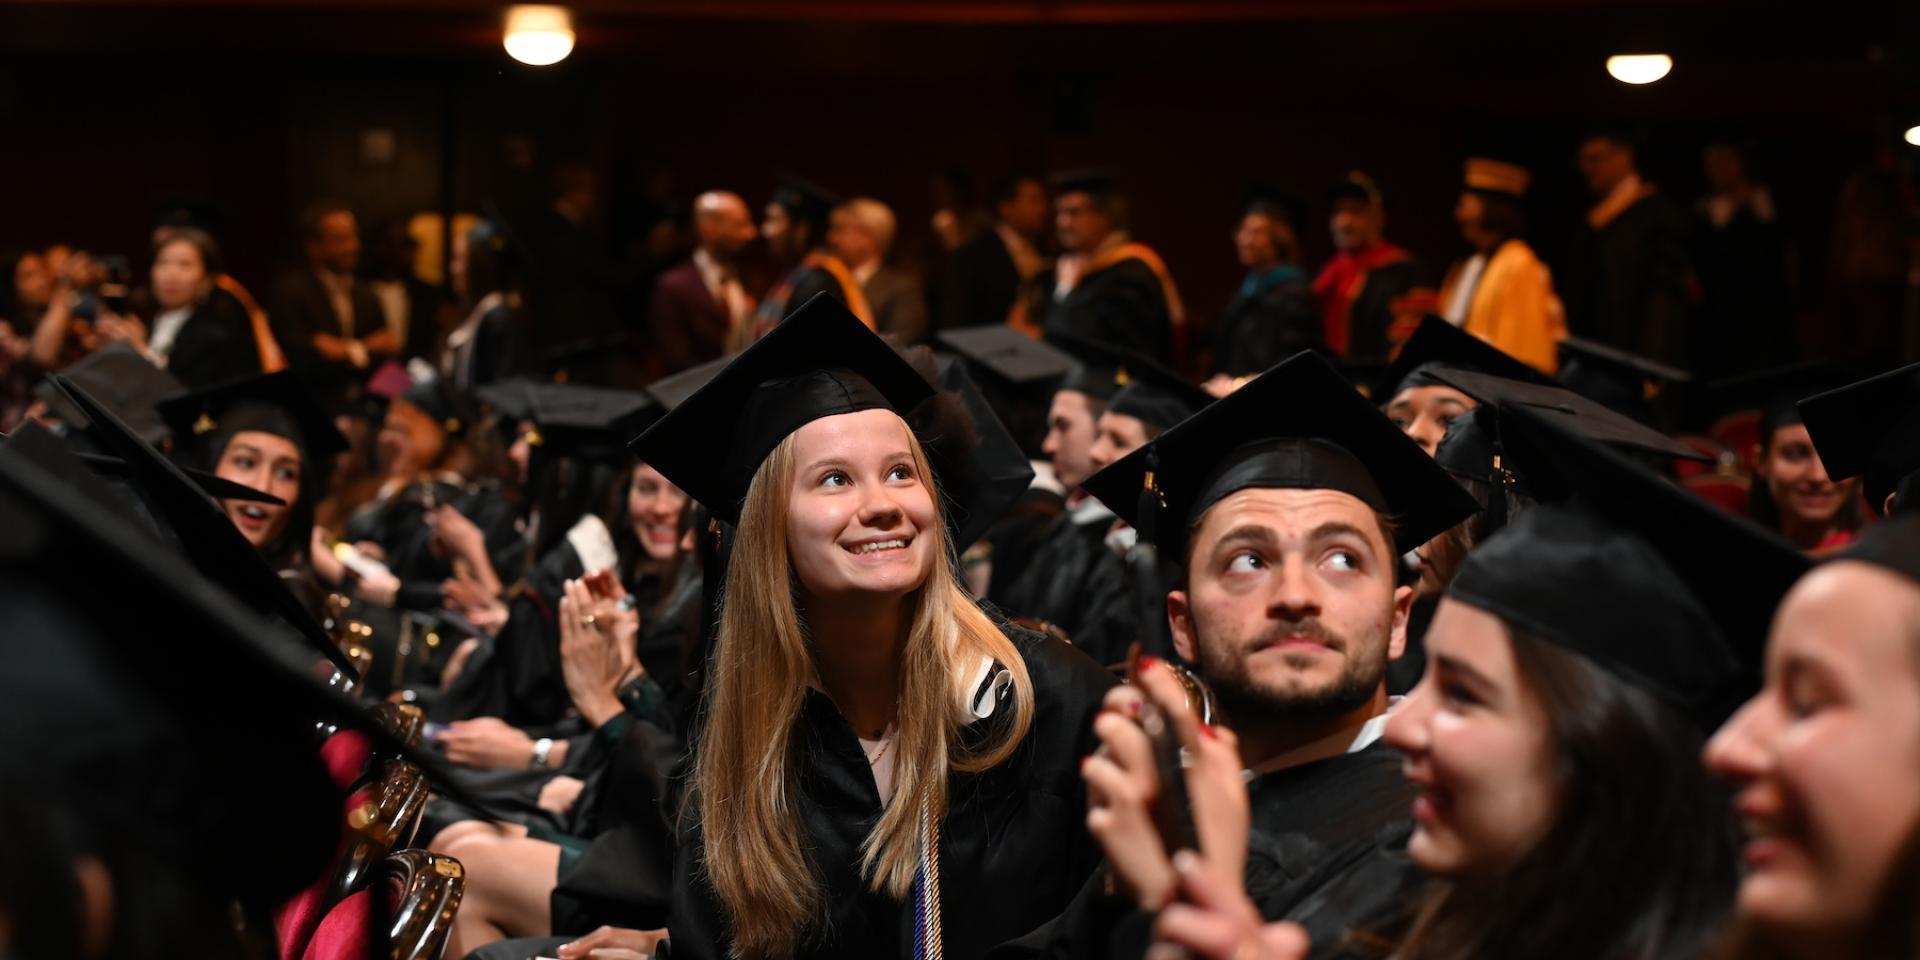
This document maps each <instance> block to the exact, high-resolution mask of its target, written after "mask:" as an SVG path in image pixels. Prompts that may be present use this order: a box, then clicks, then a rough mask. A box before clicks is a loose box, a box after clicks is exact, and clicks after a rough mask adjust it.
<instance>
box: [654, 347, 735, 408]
mask: <svg viewBox="0 0 1920 960" xmlns="http://www.w3.org/2000/svg"><path fill="white" fill-rule="evenodd" d="M737 356H739V354H737V353H729V354H727V355H726V356H724V357H718V358H716V359H713V360H708V361H707V362H705V363H702V364H699V365H697V366H692V367H688V368H687V369H685V370H682V371H680V372H679V373H676V374H673V375H672V376H666V377H661V378H660V379H658V380H655V381H654V382H652V383H649V384H647V385H646V387H645V388H644V389H645V390H646V391H647V395H648V396H650V397H652V398H653V399H654V400H656V401H658V402H659V404H660V405H661V406H662V407H665V408H667V409H668V410H672V409H673V408H675V407H677V406H679V405H681V404H682V403H685V402H686V400H687V398H688V397H691V396H693V395H694V393H695V392H696V391H698V390H699V389H700V388H701V387H704V386H706V385H707V384H708V383H709V382H711V381H712V380H713V378H714V377H716V376H718V375H719V374H720V371H722V370H725V369H726V368H727V364H730V363H732V362H733V358H734V357H737Z"/></svg>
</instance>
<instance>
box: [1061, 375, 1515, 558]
mask: <svg viewBox="0 0 1920 960" xmlns="http://www.w3.org/2000/svg"><path fill="white" fill-rule="evenodd" d="M1156 461H1157V464H1158V466H1157V467H1151V466H1150V463H1153V462H1156ZM1150 473H1151V474H1152V476H1151V478H1149V474H1150ZM1149 479H1151V482H1152V483H1153V485H1154V486H1155V487H1157V488H1158V489H1159V491H1160V493H1161V497H1162V499H1161V501H1160V502H1161V504H1162V506H1160V507H1159V510H1158V516H1157V517H1153V518H1143V517H1142V516H1141V515H1140V514H1141V509H1140V493H1141V490H1142V489H1143V488H1144V487H1145V485H1146V484H1147V483H1148V481H1149ZM1084 486H1085V488H1086V490H1087V491H1088V492H1089V493H1092V494H1093V495H1094V496H1096V497H1098V498H1100V501H1101V502H1102V503H1105V504H1106V505H1107V506H1108V507H1111V508H1112V509H1113V511H1114V512H1115V513H1116V514H1118V515H1119V516H1120V518H1121V519H1123V520H1125V521H1127V522H1128V523H1130V524H1132V525H1134V526H1135V527H1138V528H1140V529H1141V530H1142V532H1143V533H1145V532H1148V531H1149V530H1151V532H1152V534H1153V541H1154V543H1155V544H1156V545H1157V546H1159V547H1160V548H1161V549H1163V550H1167V551H1170V552H1172V553H1174V554H1176V555H1181V554H1183V553H1184V548H1185V545H1186V539H1187V534H1188V531H1189V530H1190V528H1191V527H1192V526H1193V525H1194V524H1195V523H1196V522H1197V521H1198V520H1199V518H1200V516H1201V515H1202V514H1204V513H1205V512H1206V510H1207V508H1208V507H1211V506H1212V505H1213V504H1214V503H1216V502H1218V501H1219V500H1221V499H1222V498H1224V497H1226V496H1227V495H1229V494H1231V493H1234V492H1236V491H1239V490H1244V489H1248V488H1256V487H1266V488H1281V489H1326V490H1339V491H1342V492H1345V493H1348V494H1351V495H1353V496H1354V497H1356V498H1358V499H1359V500H1360V501H1361V502H1363V503H1365V504H1367V505H1368V506H1370V507H1372V508H1373V509H1374V510H1375V511H1377V512H1378V513H1380V514H1381V515H1382V516H1383V517H1386V518H1388V519H1389V520H1391V521H1392V522H1393V524H1394V527H1395V542H1396V543H1397V545H1398V550H1399V551H1400V552H1403V553H1404V552H1405V551H1408V550H1411V549H1413V548H1414V547H1417V546H1419V545H1421V544H1423V543H1426V542H1427V541H1428V540H1431V539H1433V537H1434V536H1435V535H1437V534H1439V533H1440V532H1441V531H1443V530H1445V529H1447V528H1448V527H1451V526H1453V525H1454V524H1456V523H1459V522H1460V521H1462V520H1465V519H1466V518H1467V517H1469V516H1471V515H1472V514H1473V512H1474V511H1475V509H1476V508H1477V505H1476V504H1475V503H1474V501H1473V498H1472V497H1470V496H1468V495H1467V493H1466V492H1465V491H1464V490H1461V489H1460V485H1459V484H1458V483H1455V482H1454V480H1453V478H1451V477H1449V476H1447V474H1446V472H1445V471H1443V470H1441V469H1440V468H1439V467H1438V466H1436V465H1435V464H1434V462H1433V460H1432V458H1430V457H1428V456H1427V455H1426V453H1425V452H1424V451H1422V450H1421V449H1420V447H1419V445H1418V444H1415V443H1414V442H1413V441H1412V440H1409V439H1407V437H1406V436H1405V435H1404V434H1402V433H1401V432H1400V431H1399V429H1398V428H1396V427H1395V426H1394V425H1393V422H1392V421H1390V420H1388V419H1387V418H1386V416H1385V415H1384V414H1382V413H1381V412H1380V411H1379V410H1377V409H1375V408H1374V406H1373V405H1372V404H1371V403H1368V402H1367V400H1366V398H1365V397H1362V396H1360V394H1359V393H1357V392H1355V391H1354V389H1353V387H1352V385H1351V384H1349V383H1348V382H1347V381H1346V380H1345V379H1344V378H1342V377H1341V376H1340V374H1339V373H1337V372H1335V371H1334V369H1333V368H1332V367H1330V366H1328V365H1327V362H1326V361H1325V360H1322V359H1320V358H1319V357H1318V356H1316V355H1314V354H1312V353H1299V354H1296V355H1294V356H1293V357H1292V358H1290V359H1288V360H1285V361H1283V362H1281V363H1280V364H1278V365H1276V366H1275V367H1273V368H1272V369H1270V370H1268V371H1267V372H1266V373H1263V374H1261V375H1260V376H1258V377H1256V378H1254V379H1253V380H1251V381H1249V382H1248V383H1247V384H1246V385H1245V386H1243V387H1241V388H1240V389H1238V390H1236V391H1234V392H1233V393H1230V394H1228V395H1227V396H1226V397H1224V398H1222V399H1220V400H1217V401H1215V402H1214V403H1212V404H1211V405H1209V406H1208V407H1206V408H1205V409H1203V410H1201V411H1200V412H1199V413H1196V414H1194V415H1193V416H1192V417H1190V418H1188V419H1187V420H1186V421H1185V422H1183V423H1180V424H1178V425H1176V426H1174V427H1173V428H1172V429H1170V430H1168V431H1167V432H1166V433H1164V434H1161V435H1160V436H1159V437H1158V438H1157V439H1155V440H1153V441H1151V442H1149V443H1148V444H1147V445H1146V446H1145V447H1142V448H1141V449H1139V450H1135V451H1134V452H1132V453H1130V454H1128V455H1127V456H1125V457H1123V458H1121V459H1120V460H1118V461H1116V462H1115V463H1113V464H1111V465H1110V466H1108V467H1107V468H1106V469H1104V470H1101V471H1100V472H1099V473H1096V474H1094V475H1093V476H1092V477H1090V478H1088V480H1087V482H1086V484H1085V485H1084ZM1143 519H1150V520H1151V521H1152V525H1151V528H1150V527H1149V526H1148V525H1146V524H1143V523H1142V520H1143Z"/></svg>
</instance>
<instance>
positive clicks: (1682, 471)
mask: <svg viewBox="0 0 1920 960" xmlns="http://www.w3.org/2000/svg"><path fill="white" fill-rule="evenodd" d="M1674 439H1675V440H1678V441H1680V442H1681V443H1684V444H1686V445H1687V446H1689V447H1692V448H1693V450H1694V452H1695V453H1698V454H1700V455H1701V456H1703V457H1706V458H1707V459H1708V460H1709V461H1711V462H1708V463H1702V462H1700V461H1698V460H1682V459H1680V458H1678V457H1675V458H1674V460H1673V475H1674V479H1677V480H1681V481H1685V480H1687V479H1688V478H1690V477H1697V476H1699V475H1700V474H1703V473H1707V472H1709V471H1712V470H1715V469H1717V468H1718V467H1719V466H1720V465H1723V464H1728V463H1731V462H1733V460H1734V459H1735V458H1734V456H1733V454H1732V452H1731V451H1729V450H1728V449H1727V448H1726V447H1723V446H1721V445H1720V442H1719V441H1717V440H1714V439H1713V438H1712V437H1703V436H1701V435H1699V434H1697V433H1683V434H1680V435H1679V436H1677V437H1674Z"/></svg>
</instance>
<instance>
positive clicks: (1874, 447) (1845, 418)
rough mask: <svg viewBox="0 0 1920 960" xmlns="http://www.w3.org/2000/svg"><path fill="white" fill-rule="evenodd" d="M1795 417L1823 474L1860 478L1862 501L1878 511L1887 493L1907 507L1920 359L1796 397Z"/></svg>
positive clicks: (1918, 454) (1911, 496)
mask: <svg viewBox="0 0 1920 960" xmlns="http://www.w3.org/2000/svg"><path fill="white" fill-rule="evenodd" d="M1798 409H1799V412H1800V416H1801V417H1802V418H1803V419H1804V420H1805V421H1806V424H1807V435H1808V436H1810V437H1812V438H1813V448H1814V449H1815V450H1817V451H1819V452H1820V462H1821V464H1822V465H1823V466H1825V467H1826V468H1827V474H1828V475H1829V476H1831V477H1834V478H1837V479H1844V478H1847V477H1864V478H1865V480H1864V481H1863V483H1862V488H1863V490H1864V492H1865V493H1866V496H1867V502H1868V503H1869V504H1871V505H1872V507H1873V509H1874V510H1876V511H1883V510H1884V509H1885V507H1884V505H1885V504H1886V502H1887V497H1888V496H1889V495H1891V494H1896V493H1897V494H1898V498H1897V499H1898V503H1897V507H1898V508H1899V509H1902V510H1904V509H1908V508H1911V507H1912V506H1913V505H1914V503H1915V500H1916V496H1917V495H1920V490H1916V489H1914V488H1915V486H1916V482H1915V474H1916V472H1920V363H1916V364H1910V365H1908V366H1904V367H1901V368H1900V369H1898V370H1890V371H1888V372H1886V373H1883V374H1880V375H1879V376H1875V377H1868V378H1867V379H1865V380H1861V381H1859V382H1858V383H1850V384H1847V385H1846V386H1843V387H1839V388H1836V389H1833V390H1828V391H1827V392H1825V393H1821V394H1818V395H1815V396H1811V397H1807V398H1806V399H1804V400H1801V401H1800V402H1799V405H1798Z"/></svg>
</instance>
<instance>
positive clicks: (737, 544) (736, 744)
mask: <svg viewBox="0 0 1920 960" xmlns="http://www.w3.org/2000/svg"><path fill="white" fill-rule="evenodd" d="M908 438H909V439H908V446H909V449H910V450H911V452H912V454H913V461H914V466H915V470H916V475H917V476H919V477H920V478H921V482H922V483H924V484H927V485H929V487H931V485H932V479H931V478H932V473H931V472H930V470H929V467H928V464H927V458H926V453H925V451H924V450H922V448H921V445H920V442H919V439H918V438H916V437H914V436H913V435H912V431H908ZM793 447H794V439H793V437H792V436H791V435H789V436H788V437H787V438H786V439H785V440H783V441H781V443H780V445H779V446H777V447H775V448H774V450H773V452H772V453H771V454H769V455H768V456H767V459H766V461H765V462H763V463H762V464H761V465H760V469H759V470H758V471H757V472H755V474H754V477H753V483H752V485H751V486H749V487H748V489H747V497H746V501H745V503H744V505H743V507H742V509H741V513H740V524H739V527H738V530H737V532H736V534H735V537H734V544H733V556H732V559H731V562H730V565H729V569H728V571H727V575H726V584H725V589H724V593H723V595H722V601H721V611H720V629H719V636H718V639H717V640H716V641H715V649H714V656H713V664H712V668H711V674H710V678H709V684H708V688H707V694H706V703H705V705H704V708H703V712H704V715H705V716H704V722H705V728H704V730H703V731H702V733H701V734H700V736H699V739H698V742H697V744H696V746H695V749H694V756H693V789H692V794H691V797H690V800H689V802H690V803H691V804H692V805H693V806H694V808H695V809H696V810H697V812H698V814H699V817H700V824H701V833H702V849H701V853H702V857H703V860H704V867H703V869H704V871H705V874H706V877H707V879H708V881H709V882H710V883H712V885H713V889H714V892H715V893H716V894H717V895H718V897H719V900H720V903H721V905H722V907H723V909H724V911H725V914H726V917H727V927H728V931H729V933H730V934H731V936H732V939H733V946H732V950H731V956H733V957H736V958H754V960H758V958H763V957H782V956H787V955H790V954H791V953H792V951H793V948H794V946H795V944H797V943H799V942H801V941H803V940H805V939H807V938H808V937H809V936H810V935H813V934H815V933H817V932H819V930H820V923H819V921H820V920H821V919H822V918H823V916H824V913H825V903H824V900H823V896H822V890H821V885H820V880H819V877H818V875H817V873H816V872H815V871H814V867H813V864H812V863H811V862H810V860H809V858H808V854H807V851H806V849H805V847H804V846H803V840H802V838H803V837H804V830H803V827H802V825H801V823H800V816H799V783H800V781H799V772H800V771H799V762H798V761H799V759H800V758H799V757H798V756H797V754H798V747H797V738H796V737H795V733H796V728H797V726H798V721H799V719H800V711H801V706H802V704H803V702H804V701H805V698H806V691H807V687H808V686H809V685H813V686H819V685H820V684H819V679H818V677H817V675H816V673H815V670H814V661H813V655H812V650H811V646H810V643H809V641H808V638H807V634H806V629H805V627H804V626H803V625H802V622H801V617H800V611H799V610H798V607H797V604H796V597H797V594H798V591H797V588H796V580H795V578H794V573H793V568H792V562H791V560H790V559H789V557H788V550H787V512H788V509H789V492H790V490H791V488H792V482H793V471H794V467H795V458H794V452H793ZM934 500H935V503H936V522H935V523H934V524H933V525H932V529H930V530H923V531H921V532H920V536H923V537H933V538H935V540H934V543H933V547H934V549H933V550H932V551H931V553H932V555H933V564H932V569H931V571H930V572H929V573H928V575H927V580H926V582H925V583H923V584H921V586H920V587H919V588H918V589H916V590H914V591H913V592H912V593H910V594H909V595H908V596H907V597H906V598H905V599H904V601H903V602H905V603H906V604H908V610H909V613H910V616H909V618H908V623H909V624H910V627H909V629H908V633H907V638H906V644H905V647H904V649H903V651H902V659H901V670H900V675H901V684H900V707H899V719H898V724H899V733H898V734H897V736H898V739H897V741H896V742H895V745H894V747H893V749H894V751H895V752H894V757H895V762H894V772H893V775H894V786H893V795H892V797H891V798H890V799H889V800H888V801H887V803H886V808H885V810H884V811H883V812H882V813H881V816H880V820H879V822H878V823H877V824H875V825H874V828H873V831H872V832H871V833H869V834H868V835H867V838H866V840H865V842H864V843H863V844H862V848H861V849H862V856H861V864H860V866H861V872H862V873H863V874H864V875H865V877H866V878H867V882H868V885H869V887H870V888H871V889H872V890H873V891H875V892H877V893H884V894H887V895H890V896H892V897H893V898H895V899H898V900H904V899H905V898H906V897H907V896H908V894H909V893H910V892H911V890H912V886H913V880H914V874H915V871H916V869H917V867H918V865H919V861H920V856H921V853H922V850H921V846H920V845H921V834H920V829H919V827H920V817H921V811H922V809H923V807H924V808H925V809H926V811H927V812H928V814H929V815H931V816H932V817H933V818H934V819H935V821H936V822H937V821H938V820H939V819H940V818H942V817H944V816H945V814H946V800H947V774H948V772H949V771H950V770H958V771H962V772H973V771H978V770H985V769H988V768H990V767H993V766H995V765H997V764H999V763H1000V762H1001V761H1003V760H1005V759H1006V758H1007V756H1008V755H1009V754H1011V753H1012V752H1013V750H1014V748H1015V747H1017V746H1018V745H1019V743H1020V741H1021V739H1023V738H1024V737H1025V736H1026V733H1027V729H1028V727H1029V726H1030V725H1031V723H1032V716H1033V682H1032V680H1031V678H1030V677H1029V676H1028V674H1027V669H1026V664H1025V662H1024V661H1023V660H1022V658H1021V656H1020V653H1019V651H1018V650H1017V649H1015V648H1014V646H1013V643H1012V641H1010V640H1008V639H1007V637H1006V635H1005V634H1003V633H1001V632H1000V629H999V627H998V626H996V625H995V624H994V622H993V621H992V619H990V618H989V617H988V616H987V615H986V614H985V613H984V612H982V611H981V609H980V608H979V606H977V605H976V604H975V603H974V602H973V599H972V598H971V597H970V596H968V595H967V593H966V591H965V590H964V589H963V588H962V587H961V586H960V582H959V580H958V578H957V576H956V574H955V563H954V560H953V557H952V555H951V547H950V546H949V544H948V538H947V533H946V526H945V522H944V520H943V519H940V515H941V514H943V513H944V511H940V510H938V509H937V505H938V501H939V497H938V496H935V498H934ZM982 657H992V658H993V659H994V660H996V661H998V662H999V664H1000V666H1001V667H1003V668H1004V669H1006V670H1007V671H1008V673H1010V674H1011V676H1012V679H1013V683H1012V689H1013V691H1014V704H1013V708H1014V709H1013V714H1012V716H1013V723H1012V724H1011V726H1010V727H1008V728H1006V732H1005V734H1004V735H1002V736H1000V737H998V738H996V739H994V740H992V741H990V742H988V743H986V744H984V745H982V746H981V747H979V748H978V749H976V750H972V751H963V750H960V749H959V748H958V746H957V744H958V741H959V734H960V731H961V729H962V728H963V726H964V725H965V724H966V722H967V721H968V719H970V715H969V714H967V713H965V712H964V711H965V702H964V701H965V697H964V696H963V693H962V691H961V687H960V685H961V684H962V683H965V682H966V680H967V679H968V678H969V674H970V673H971V671H972V669H973V668H974V666H975V665H977V664H978V663H980V660H981V658H982Z"/></svg>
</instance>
